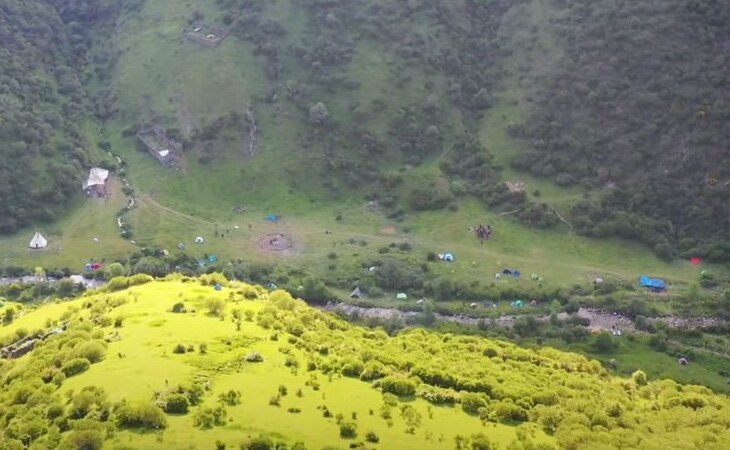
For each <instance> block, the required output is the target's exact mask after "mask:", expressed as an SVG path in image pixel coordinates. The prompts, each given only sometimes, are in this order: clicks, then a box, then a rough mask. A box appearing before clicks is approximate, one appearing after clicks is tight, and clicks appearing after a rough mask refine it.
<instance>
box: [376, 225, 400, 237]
mask: <svg viewBox="0 0 730 450" xmlns="http://www.w3.org/2000/svg"><path fill="white" fill-rule="evenodd" d="M379 233H380V234H382V235H383V236H394V235H396V234H398V230H396V229H395V227H385V228H381V229H380V231H379Z"/></svg>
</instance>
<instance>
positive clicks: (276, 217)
mask: <svg viewBox="0 0 730 450" xmlns="http://www.w3.org/2000/svg"><path fill="white" fill-rule="evenodd" d="M280 218H281V216H279V215H278V214H269V215H268V216H266V217H264V220H268V221H269V222H274V223H276V222H278V221H279V219H280Z"/></svg>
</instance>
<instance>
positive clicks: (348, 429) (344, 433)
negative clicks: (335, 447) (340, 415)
mask: <svg viewBox="0 0 730 450" xmlns="http://www.w3.org/2000/svg"><path fill="white" fill-rule="evenodd" d="M356 436H357V424H356V423H354V422H342V423H340V437H343V438H354V437H356Z"/></svg>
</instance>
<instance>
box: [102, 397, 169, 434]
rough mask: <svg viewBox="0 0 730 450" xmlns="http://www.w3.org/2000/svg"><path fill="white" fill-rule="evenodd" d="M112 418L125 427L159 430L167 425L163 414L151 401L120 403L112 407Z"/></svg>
mask: <svg viewBox="0 0 730 450" xmlns="http://www.w3.org/2000/svg"><path fill="white" fill-rule="evenodd" d="M114 418H115V420H116V423H117V424H118V425H119V426H120V427H125V428H142V429H149V430H161V429H163V428H166V427H167V418H166V417H165V414H164V413H163V411H162V410H161V409H160V408H158V407H157V405H155V404H153V403H141V404H137V405H130V404H128V403H122V404H120V405H117V407H116V408H115V409H114Z"/></svg>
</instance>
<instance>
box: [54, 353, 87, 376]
mask: <svg viewBox="0 0 730 450" xmlns="http://www.w3.org/2000/svg"><path fill="white" fill-rule="evenodd" d="M90 365H91V363H90V362H89V360H88V359H86V358H73V359H71V360H69V361H68V362H67V363H66V364H64V365H63V367H61V371H62V372H63V374H64V375H66V376H67V377H71V376H74V375H78V374H80V373H82V372H85V371H86V370H88V369H89V366H90Z"/></svg>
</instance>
